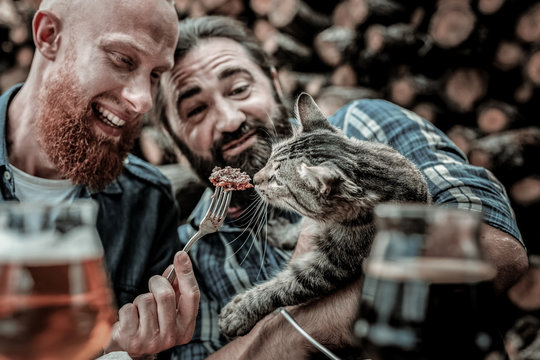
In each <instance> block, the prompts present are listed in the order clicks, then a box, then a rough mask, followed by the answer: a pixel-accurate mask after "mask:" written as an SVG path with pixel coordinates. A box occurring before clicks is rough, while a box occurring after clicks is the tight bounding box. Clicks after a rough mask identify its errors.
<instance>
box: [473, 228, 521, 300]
mask: <svg viewBox="0 0 540 360" xmlns="http://www.w3.org/2000/svg"><path fill="white" fill-rule="evenodd" d="M480 242H481V244H482V248H483V250H484V252H485V255H486V257H487V259H488V260H489V261H490V262H491V263H492V264H493V265H495V267H496V269H497V275H496V277H495V279H494V286H495V290H496V291H497V292H499V293H500V292H502V291H504V290H505V289H507V288H509V287H510V286H512V285H513V284H515V283H516V282H517V281H518V280H519V278H520V277H521V276H522V275H523V274H525V272H526V271H527V268H528V267H529V261H528V259H527V252H526V251H525V249H524V248H523V246H522V245H521V244H520V243H519V241H518V240H516V239H515V238H514V237H512V236H510V235H508V234H506V233H505V232H502V231H500V230H497V229H495V228H494V227H491V226H489V225H487V224H482V231H481V236H480Z"/></svg>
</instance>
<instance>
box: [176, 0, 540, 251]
mask: <svg viewBox="0 0 540 360" xmlns="http://www.w3.org/2000/svg"><path fill="white" fill-rule="evenodd" d="M176 5H177V9H178V13H179V16H180V18H182V17H193V16H201V15H204V14H220V15H226V16H231V17H235V18H238V19H240V20H243V21H245V22H246V23H248V24H249V26H250V27H251V28H252V29H253V31H254V33H255V34H256V36H257V37H258V38H259V40H260V41H261V42H262V44H263V46H264V48H265V49H266V51H267V52H268V53H270V54H271V55H272V56H273V58H274V60H275V62H276V65H277V67H278V71H279V75H280V81H281V83H282V86H283V87H284V88H285V90H286V91H287V92H289V93H290V94H291V95H292V96H294V95H296V94H298V93H299V92H301V91H307V92H309V93H310V94H311V95H313V96H314V97H315V98H316V100H317V102H318V103H319V105H320V106H321V108H322V109H323V111H325V112H326V113H327V114H328V115H331V114H332V113H334V112H335V111H336V110H337V109H338V108H339V107H341V106H342V105H343V104H345V103H346V102H348V101H350V100H353V99H358V98H374V97H377V98H383V99H387V100H389V101H392V102H394V103H396V104H399V105H401V106H403V107H406V108H408V109H410V110H412V111H414V112H416V113H418V114H420V115H421V116H423V117H424V118H426V119H427V120H429V121H431V122H433V123H434V124H435V125H436V126H437V127H438V128H439V129H441V130H442V131H444V132H445V133H447V134H448V135H449V136H450V137H451V138H452V140H454V141H455V142H456V144H457V145H458V146H459V147H460V148H461V149H462V150H463V151H464V152H465V153H466V154H467V155H469V156H470V161H471V162H472V163H474V164H477V165H480V166H484V167H486V168H489V169H490V170H492V171H493V172H494V173H495V175H496V176H497V177H498V178H499V179H501V181H503V183H504V185H505V186H506V187H507V190H508V192H509V195H510V197H511V200H512V203H513V206H514V208H515V210H516V215H517V219H518V223H519V225H520V229H521V231H522V233H523V236H524V237H525V238H526V241H527V243H528V246H529V250H531V252H535V253H540V244H539V243H538V242H537V241H536V240H537V239H536V238H537V237H538V236H537V235H536V234H537V229H536V227H535V226H534V222H535V219H536V218H537V217H538V216H539V215H540V161H538V160H537V159H538V158H539V155H540V129H539V128H538V124H539V122H538V120H537V119H538V117H539V116H540V0H438V1H437V0H407V1H398V0H341V1H326V2H323V1H320V2H315V1H307V0H233V1H230V0H227V1H225V0H200V1H195V0H177V1H176Z"/></svg>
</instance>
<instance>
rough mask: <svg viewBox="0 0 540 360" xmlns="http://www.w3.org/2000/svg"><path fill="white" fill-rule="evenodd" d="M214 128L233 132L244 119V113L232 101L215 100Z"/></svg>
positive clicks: (221, 131)
mask: <svg viewBox="0 0 540 360" xmlns="http://www.w3.org/2000/svg"><path fill="white" fill-rule="evenodd" d="M215 110H216V113H215V115H216V130H218V131H219V132H220V133H226V132H234V131H236V130H237V129H238V128H239V127H240V125H242V124H243V123H244V121H246V115H245V114H244V112H243V111H241V110H240V108H239V107H238V105H237V104H236V103H235V102H233V101H228V100H226V99H223V100H220V101H216V104H215Z"/></svg>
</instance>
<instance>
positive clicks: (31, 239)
mask: <svg viewBox="0 0 540 360" xmlns="http://www.w3.org/2000/svg"><path fill="white" fill-rule="evenodd" d="M102 256H103V247H102V245H101V241H100V240H99V235H98V233H97V231H96V229H95V228H94V227H91V226H87V227H79V228H76V229H72V230H70V231H68V232H66V233H59V232H57V231H45V232H40V233H34V234H25V235H24V236H23V235H21V234H17V233H16V232H13V231H9V230H7V229H4V230H2V231H0V263H25V264H41V265H44V264H57V263H66V262H71V261H80V260H83V259H95V258H99V257H102Z"/></svg>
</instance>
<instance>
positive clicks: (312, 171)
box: [298, 163, 343, 195]
mask: <svg viewBox="0 0 540 360" xmlns="http://www.w3.org/2000/svg"><path fill="white" fill-rule="evenodd" d="M298 173H299V174H300V177H301V178H302V179H304V180H305V181H306V182H307V183H309V184H310V185H311V186H312V187H314V188H316V189H318V190H319V192H320V193H321V194H323V195H328V194H330V191H332V189H333V188H334V186H336V185H337V184H339V183H340V182H341V181H342V179H343V174H341V173H340V172H339V171H337V170H336V169H335V168H334V167H333V166H330V167H329V166H324V165H319V166H309V165H306V164H305V163H302V164H300V167H299V169H298Z"/></svg>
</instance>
